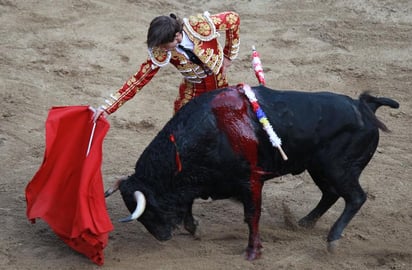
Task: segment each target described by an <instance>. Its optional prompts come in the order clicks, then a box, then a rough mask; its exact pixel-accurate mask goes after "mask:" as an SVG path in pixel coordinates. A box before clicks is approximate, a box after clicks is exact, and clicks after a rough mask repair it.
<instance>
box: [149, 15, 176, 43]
mask: <svg viewBox="0 0 412 270" xmlns="http://www.w3.org/2000/svg"><path fill="white" fill-rule="evenodd" d="M182 31H183V24H182V21H181V20H180V19H179V18H177V17H176V15H175V14H173V13H172V14H170V16H158V17H156V18H154V19H153V20H152V22H151V23H150V26H149V30H148V31H147V46H148V47H149V48H153V47H156V46H159V45H162V44H166V43H169V42H173V40H174V39H175V36H176V33H179V32H182Z"/></svg>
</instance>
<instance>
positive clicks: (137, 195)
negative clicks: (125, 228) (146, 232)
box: [119, 190, 146, 222]
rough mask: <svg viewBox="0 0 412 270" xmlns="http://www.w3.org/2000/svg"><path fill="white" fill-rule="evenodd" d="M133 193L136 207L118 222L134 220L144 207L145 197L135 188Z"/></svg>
mask: <svg viewBox="0 0 412 270" xmlns="http://www.w3.org/2000/svg"><path fill="white" fill-rule="evenodd" d="M133 195H134V199H135V200H136V209H135V210H134V211H133V213H132V214H131V215H130V216H128V217H126V218H122V219H119V222H129V221H132V220H136V219H138V218H139V217H140V216H141V215H142V214H143V212H144V209H145V208H146V198H145V196H144V194H143V193H142V192H140V191H138V190H137V191H135V192H134V193H133Z"/></svg>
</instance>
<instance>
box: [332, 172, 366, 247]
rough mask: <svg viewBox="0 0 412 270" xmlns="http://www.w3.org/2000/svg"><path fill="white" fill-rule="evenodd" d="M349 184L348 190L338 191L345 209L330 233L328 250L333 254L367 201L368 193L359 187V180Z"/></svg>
mask: <svg viewBox="0 0 412 270" xmlns="http://www.w3.org/2000/svg"><path fill="white" fill-rule="evenodd" d="M348 182H349V183H350V185H349V184H348V185H346V188H343V189H339V190H338V192H339V194H340V195H341V196H342V197H343V199H344V200H345V209H344V210H343V213H342V214H341V216H340V217H339V218H338V220H337V221H336V222H335V224H333V226H332V228H331V229H330V231H329V234H328V239H327V241H328V250H329V251H330V252H333V251H334V250H335V247H336V243H337V242H336V241H337V240H338V239H340V238H341V235H342V232H343V230H344V229H345V227H346V226H347V225H348V223H349V222H350V221H351V220H352V218H353V217H354V216H355V215H356V213H357V212H358V211H359V209H360V208H361V207H362V205H363V204H364V203H365V201H366V193H365V192H364V191H363V189H362V187H361V186H360V185H359V182H358V178H356V180H354V179H352V180H351V181H348Z"/></svg>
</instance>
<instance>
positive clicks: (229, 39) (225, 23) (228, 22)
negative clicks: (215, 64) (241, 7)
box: [210, 11, 240, 60]
mask: <svg viewBox="0 0 412 270" xmlns="http://www.w3.org/2000/svg"><path fill="white" fill-rule="evenodd" d="M210 18H211V19H212V21H213V23H214V24H215V27H216V30H217V31H219V32H225V33H226V41H225V47H224V48H223V53H224V55H225V57H227V58H229V59H230V60H233V59H235V58H236V57H237V55H238V53H239V45H240V38H239V30H240V17H239V15H238V14H237V13H236V12H232V11H228V12H222V13H218V14H214V15H211V16H210Z"/></svg>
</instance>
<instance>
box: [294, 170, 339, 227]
mask: <svg viewBox="0 0 412 270" xmlns="http://www.w3.org/2000/svg"><path fill="white" fill-rule="evenodd" d="M309 174H310V175H311V177H312V179H313V181H314V182H315V183H316V185H317V186H318V187H319V189H320V190H321V191H322V197H321V199H320V201H319V203H318V204H317V205H316V207H315V208H314V209H313V210H312V211H311V212H310V213H309V214H308V215H306V216H305V217H304V218H302V219H301V220H299V223H298V224H299V226H302V227H304V228H308V229H309V228H313V227H314V226H315V224H316V222H317V221H318V220H319V218H320V217H321V216H322V215H323V214H324V213H326V211H328V210H329V208H330V207H331V206H332V205H333V204H334V203H335V202H336V201H337V200H338V199H339V195H338V194H337V193H336V192H335V190H334V188H333V187H332V186H331V185H330V184H329V183H328V182H327V180H326V178H325V177H324V176H323V175H322V174H320V173H317V172H315V171H313V170H309Z"/></svg>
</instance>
